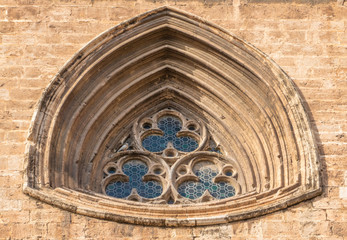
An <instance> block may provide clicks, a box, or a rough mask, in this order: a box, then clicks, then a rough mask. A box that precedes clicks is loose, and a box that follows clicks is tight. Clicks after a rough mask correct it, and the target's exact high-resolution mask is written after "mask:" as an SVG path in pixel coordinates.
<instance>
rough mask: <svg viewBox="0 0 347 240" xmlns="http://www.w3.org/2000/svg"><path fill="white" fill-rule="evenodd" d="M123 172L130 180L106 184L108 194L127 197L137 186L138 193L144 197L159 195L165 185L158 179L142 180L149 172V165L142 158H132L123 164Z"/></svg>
mask: <svg viewBox="0 0 347 240" xmlns="http://www.w3.org/2000/svg"><path fill="white" fill-rule="evenodd" d="M122 169H123V172H124V174H125V175H127V176H128V177H129V182H123V181H111V182H110V183H109V184H107V186H106V189H105V191H106V194H107V195H108V196H111V197H116V198H125V197H127V196H129V195H130V193H131V190H132V189H133V188H136V190H137V193H138V194H139V195H140V196H141V197H144V198H155V197H159V196H160V195H161V193H162V192H163V187H162V186H161V184H160V183H159V182H157V181H146V182H143V181H142V177H143V176H144V175H145V174H146V173H147V172H148V167H147V165H146V164H145V163H144V162H142V161H140V160H131V161H128V162H126V163H125V164H124V165H123V168H122Z"/></svg>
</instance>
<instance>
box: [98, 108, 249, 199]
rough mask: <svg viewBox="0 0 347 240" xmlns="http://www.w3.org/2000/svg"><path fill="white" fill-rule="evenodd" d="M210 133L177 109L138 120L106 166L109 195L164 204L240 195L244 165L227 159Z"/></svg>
mask: <svg viewBox="0 0 347 240" xmlns="http://www.w3.org/2000/svg"><path fill="white" fill-rule="evenodd" d="M207 129H208V128H207V127H206V126H205V124H203V123H202V122H200V121H198V120H196V119H193V118H190V117H187V116H185V115H183V114H182V113H180V112H178V111H176V110H174V109H173V108H166V109H163V110H161V111H159V112H157V113H155V114H154V115H151V116H145V117H143V118H139V119H137V121H136V122H134V125H133V127H132V131H131V133H129V135H125V136H124V137H123V138H120V139H124V140H123V141H120V142H119V144H117V145H116V147H115V148H114V149H113V152H114V154H112V155H111V156H112V157H111V158H110V159H109V160H108V161H107V162H105V166H104V167H103V174H104V178H103V180H102V182H101V185H102V186H101V188H102V191H103V193H105V194H106V195H108V196H112V197H116V198H123V199H128V200H133V201H141V202H150V203H163V204H178V203H193V202H206V201H212V200H218V199H224V198H230V197H233V196H235V195H236V194H239V193H240V184H239V183H238V180H237V179H238V178H243V177H242V176H240V175H239V174H238V172H240V171H238V169H239V166H238V165H237V164H235V161H231V160H229V159H227V157H226V156H223V154H222V146H219V145H218V146H217V144H216V142H215V140H214V139H213V137H212V136H211V135H210V133H209V132H208V130H207ZM150 153H151V154H150ZM242 182H244V181H242Z"/></svg>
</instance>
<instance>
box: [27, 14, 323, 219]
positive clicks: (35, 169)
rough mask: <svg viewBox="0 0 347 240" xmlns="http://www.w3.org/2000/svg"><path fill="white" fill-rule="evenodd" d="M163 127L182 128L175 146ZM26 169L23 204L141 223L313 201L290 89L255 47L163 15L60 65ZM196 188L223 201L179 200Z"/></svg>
mask: <svg viewBox="0 0 347 240" xmlns="http://www.w3.org/2000/svg"><path fill="white" fill-rule="evenodd" d="M168 116H173V117H174V119H178V120H177V121H179V122H180V129H179V130H177V132H176V133H175V134H173V135H170V134H171V133H167V132H165V131H166V130H165V131H164V130H163V128H160V126H159V125H160V124H161V123H160V121H164V120H165V119H167V118H168ZM165 117H166V118H165ZM164 118H165V119H164ZM163 119H164V120H163ZM165 121H168V120H165ZM146 124H147V125H146ZM169 130H170V129H169ZM169 130H168V131H169ZM165 134H166V135H165ZM153 136H155V137H153ZM170 137H173V138H175V140H177V142H179V141H181V138H182V139H183V138H184V137H185V138H187V139H188V140H187V139H185V140H184V141H190V144H191V146H192V147H191V148H187V147H186V146H185V145H184V144H183V143H174V142H173V141H171V140H167V139H169V138H170ZM146 139H147V140H146ZM148 139H149V140H148ZM158 139H159V140H158ZM145 140H146V141H147V142H149V143H146V142H144V141H145ZM157 140H158V141H163V142H164V143H163V144H164V145H163V146H162V147H161V148H157V147H153V146H154V145H150V144H151V141H152V142H153V141H157ZM182 141H183V140H182ZM146 144H149V145H146ZM175 144H176V145H175ZM179 144H181V145H179ZM151 147H153V149H152V148H151ZM150 150H153V151H150ZM26 158H27V171H26V179H27V180H26V184H25V192H26V193H28V194H29V195H31V196H34V197H36V198H39V199H41V200H43V201H45V202H48V203H51V204H53V205H56V206H59V207H61V208H64V209H67V210H69V211H73V212H77V213H81V214H85V215H89V216H93V217H98V218H104V219H110V220H115V221H122V222H130V223H140V224H147V225H166V226H171V225H173V226H175V225H180V226H191V225H207V224H219V223H223V222H229V221H234V220H238V219H245V218H249V217H253V216H258V215H261V214H265V213H267V212H271V211H274V210H277V209H281V208H284V207H286V206H288V205H290V204H294V203H296V202H299V201H302V200H305V199H308V198H311V197H313V196H316V195H318V194H319V193H320V192H321V187H320V184H321V182H320V177H319V161H318V159H319V158H318V153H317V147H316V145H315V140H314V138H313V134H312V130H311V128H310V124H309V119H308V116H307V114H306V112H305V109H304V107H303V103H302V100H301V98H300V95H299V94H298V92H297V91H296V89H295V86H294V84H293V82H292V81H291V79H290V78H289V77H288V76H287V75H286V74H285V73H284V72H283V71H282V70H281V69H280V67H278V66H277V65H276V64H275V63H274V62H273V61H271V60H270V59H269V57H267V56H266V55H265V54H264V53H262V52H260V51H259V50H257V49H256V48H254V47H252V46H251V45H249V44H247V43H245V42H244V41H242V40H240V39H238V38H237V37H235V36H233V35H230V34H229V33H227V32H226V31H224V30H222V29H220V28H218V27H217V26H215V25H213V24H210V23H208V22H206V21H204V20H201V19H200V18H198V17H194V16H191V15H189V14H187V13H183V12H180V11H178V10H175V9H172V8H167V7H163V8H159V9H156V10H153V11H151V12H148V13H146V14H145V15H141V16H138V17H136V18H134V19H132V20H130V21H129V22H125V23H123V24H120V25H118V26H116V27H114V28H112V29H110V30H109V31H107V32H105V33H103V34H101V35H100V36H99V37H97V38H96V39H94V40H93V41H92V42H90V43H89V44H88V45H87V46H86V47H84V48H83V49H82V50H81V51H79V52H78V53H77V54H76V55H75V56H74V57H73V58H72V59H71V60H70V61H69V62H68V63H67V64H66V65H65V66H64V67H63V69H62V70H61V71H60V72H59V74H58V75H57V76H56V77H55V78H54V79H53V81H52V82H51V84H50V85H49V86H48V88H47V89H46V90H45V92H44V94H43V96H42V99H41V101H40V104H39V106H38V109H37V112H36V115H35V116H34V118H33V122H32V126H31V129H30V135H29V138H28V153H27V157H26ZM137 168H138V169H140V170H139V172H141V174H140V173H139V174H138V175H136V174H135V173H134V174H133V175H131V174H132V173H131V171H132V169H137ZM206 169H207V170H206ZM208 169H210V170H208ZM134 171H135V170H134ZM146 171H147V172H146ZM207 171H210V172H212V175H213V177H210V178H208V180H206V181H207V182H203V181H202V180H201V177H203V176H205V175H204V174H205V173H207ZM199 174H200V175H199ZM212 175H211V176H212ZM199 176H200V180H199ZM131 181H133V183H131ZM136 181H137V182H136ZM199 181H200V182H199ZM202 183H206V184H207V185H208V184H209V185H208V186H209V187H211V189H212V188H213V189H216V188H217V189H223V191H224V190H226V191H229V195H223V194H224V193H221V192H218V191H219V190H218V191H217V192H216V191H215V192H213V191H212V190H211V189H210V190H209V191H202V190H201V191H200V190H199V191H195V192H194V194H193V195H189V194H188V190H187V191H186V189H188V188H189V186H193V185H194V184H195V185H194V186H200V185H201V184H202ZM112 184H113V185H112ZM117 184H118V185H117ZM131 184H132V185H131ZM136 184H137V185H136ZM199 184H200V185H199ZM134 186H136V187H134ZM153 186H154V187H156V190H155V191H154V193H152V190H150V191H151V193H150V194H149V195H146V191H147V192H148V191H149V190H148V189H152V188H154V187H153ZM185 186H187V188H184V187H185ZM221 186H222V187H221ZM117 187H119V189H121V188H120V187H122V189H123V190H121V191H120V190H119V191H118V190H117V191H116V190H114V189H118V188H117ZM144 189H145V190H144ZM146 189H147V190H146ZM122 191H123V192H122ZM108 193H109V194H108ZM113 195H115V196H116V197H115V196H113ZM76 199H78V201H76ZM167 205H169V207H168V206H167ZM182 206H185V207H184V208H182Z"/></svg>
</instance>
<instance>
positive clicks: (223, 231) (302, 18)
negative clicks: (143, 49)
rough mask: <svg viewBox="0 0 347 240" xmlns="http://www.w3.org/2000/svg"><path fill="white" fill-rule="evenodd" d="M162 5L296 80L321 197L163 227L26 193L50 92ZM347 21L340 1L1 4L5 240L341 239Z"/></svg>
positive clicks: (345, 201) (346, 179) (346, 200)
mask: <svg viewBox="0 0 347 240" xmlns="http://www.w3.org/2000/svg"><path fill="white" fill-rule="evenodd" d="M164 5H168V6H173V7H175V8H178V9H180V10H184V11H187V12H190V13H192V14H195V15H198V16H200V17H202V18H204V19H206V20H208V21H210V22H213V23H215V24H217V25H219V26H221V27H223V28H225V29H226V30H228V31H230V32H231V33H233V34H235V35H236V36H238V37H240V38H242V39H244V40H246V41H247V42H249V43H251V44H253V45H254V46H255V47H257V48H259V49H260V50H262V51H263V52H265V53H266V54H268V55H269V56H270V57H271V58H272V59H273V60H274V61H275V62H276V63H278V64H279V65H280V66H281V67H282V68H283V69H284V71H285V72H286V73H287V74H288V75H289V76H290V77H291V78H292V79H293V81H294V82H295V84H296V85H297V87H298V89H299V91H300V92H301V94H302V97H303V98H304V100H305V104H306V105H307V106H306V107H307V109H308V114H309V116H310V118H311V120H312V123H311V124H312V126H313V130H314V132H315V137H316V141H317V144H318V147H319V151H320V156H321V159H320V161H321V166H322V169H321V176H322V181H323V193H322V195H321V196H318V197H316V198H314V199H312V200H308V201H305V202H302V203H300V204H297V205H295V206H292V207H289V208H287V209H284V210H281V211H277V212H274V213H271V214H268V215H265V216H261V217H257V218H253V219H249V220H243V221H235V222H232V223H229V224H224V225H217V226H208V227H206V226H205V227H178V228H177V227H176V228H163V227H153V226H151V227H149V226H141V225H130V224H121V223H116V222H111V221H105V220H99V219H95V218H90V217H86V216H82V215H78V214H73V213H70V212H67V211H64V210H61V209H58V208H56V207H52V206H50V205H48V204H45V203H42V202H40V201H38V200H35V199H33V198H30V197H28V196H27V195H25V194H24V193H23V191H22V187H23V183H24V179H23V173H24V167H25V166H24V153H25V146H26V137H27V133H28V129H29V124H30V121H31V117H32V115H33V113H34V109H35V105H36V104H37V101H38V100H39V98H40V97H41V95H42V93H43V90H44V88H45V87H46V86H47V85H48V83H49V82H50V81H51V79H52V78H53V77H54V75H55V74H57V72H58V71H59V69H61V68H62V66H63V65H64V63H65V62H66V61H67V60H68V59H70V58H71V57H72V55H73V54H74V53H76V52H77V51H78V50H79V49H80V48H81V47H83V46H84V45H85V44H86V43H87V42H88V41H90V40H92V39H93V38H95V37H96V36H97V35H99V34H100V33H101V32H103V31H105V30H107V29H109V28H111V27H113V26H115V25H116V24H118V23H120V22H122V21H124V20H127V19H129V18H131V17H134V16H136V15H138V14H141V13H143V12H146V11H149V10H152V9H154V8H157V7H160V6H164ZM346 16H347V6H346V3H344V1H338V2H336V1H320V0H319V1H318V0H317V1H300V0H297V1H287V3H284V1H261V0H260V1H253V0H252V1H251V0H250V1H246V0H234V1H232V0H224V1H219V0H213V1H212V0H211V1H209V0H206V1H184V0H177V1H170V0H167V1H146V0H133V1H101V0H100V1H93V0H92V1H87V0H74V1H58V0H55V1H48V0H39V1H30V0H15V1H13V0H3V1H1V6H0V33H1V35H0V42H1V45H0V46H1V49H2V58H1V59H0V61H1V64H2V68H1V69H0V105H1V108H0V111H1V115H0V116H1V122H0V139H1V145H0V152H1V156H0V158H1V159H0V192H1V194H0V196H1V202H0V209H1V211H0V239H10V238H11V239H39V238H41V239H103V238H114V239H293V238H297V239H344V238H345V237H346V236H347V160H346V159H347V136H346V134H347V133H346V132H347V113H346V112H347V98H346V94H347V33H346V28H347V17H346Z"/></svg>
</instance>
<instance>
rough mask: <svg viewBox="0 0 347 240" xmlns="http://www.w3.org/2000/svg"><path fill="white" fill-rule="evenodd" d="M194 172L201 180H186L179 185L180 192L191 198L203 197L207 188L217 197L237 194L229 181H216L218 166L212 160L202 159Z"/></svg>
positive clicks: (222, 197)
mask: <svg viewBox="0 0 347 240" xmlns="http://www.w3.org/2000/svg"><path fill="white" fill-rule="evenodd" d="M193 172H194V174H195V175H196V176H197V177H198V178H199V182H194V181H186V182H183V183H182V184H181V185H179V187H178V193H179V194H180V195H181V196H183V197H186V198H189V199H197V198H199V197H201V196H202V195H203V194H204V192H205V191H206V190H208V191H209V192H210V194H211V195H212V196H213V197H215V198H217V199H224V198H228V197H232V196H234V195H235V188H234V187H233V186H232V185H230V184H229V183H227V182H218V183H214V182H213V179H214V178H215V177H216V176H217V174H218V168H217V166H216V165H214V164H213V163H211V162H208V161H201V162H199V163H197V164H195V166H194V168H193Z"/></svg>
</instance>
